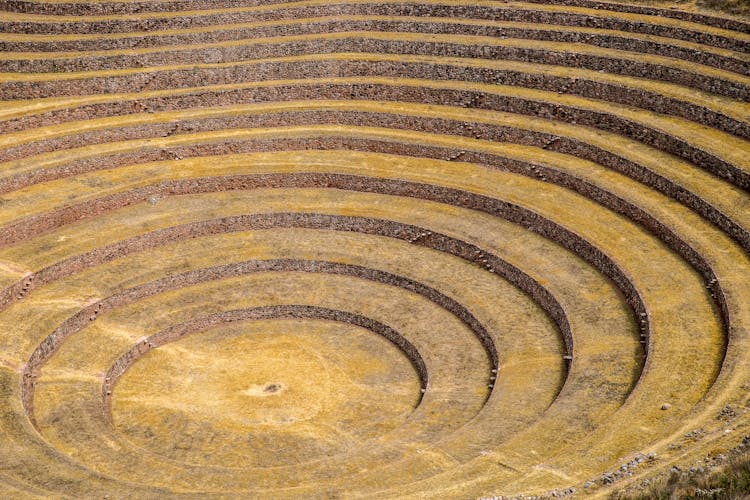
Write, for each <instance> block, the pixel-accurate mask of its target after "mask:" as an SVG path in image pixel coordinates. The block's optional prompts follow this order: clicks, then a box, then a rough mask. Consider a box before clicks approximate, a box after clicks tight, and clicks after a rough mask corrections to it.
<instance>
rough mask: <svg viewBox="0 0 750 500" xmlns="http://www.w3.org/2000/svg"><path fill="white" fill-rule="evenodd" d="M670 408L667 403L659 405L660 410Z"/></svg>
mask: <svg viewBox="0 0 750 500" xmlns="http://www.w3.org/2000/svg"><path fill="white" fill-rule="evenodd" d="M670 408H672V405H671V404H669V403H664V404H663V405H661V409H662V410H668V409H670Z"/></svg>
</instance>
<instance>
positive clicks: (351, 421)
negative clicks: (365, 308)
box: [112, 319, 420, 467]
mask: <svg viewBox="0 0 750 500" xmlns="http://www.w3.org/2000/svg"><path fill="white" fill-rule="evenodd" d="M419 396H420V382H419V377H418V375H417V373H416V372H415V370H414V368H413V366H412V364H411V363H410V361H409V359H408V358H407V357H406V356H405V355H404V354H403V353H402V352H401V351H400V350H399V349H398V348H397V347H396V346H394V345H393V344H392V343H391V342H389V341H388V340H387V339H385V338H383V337H381V336H379V335H377V334H375V333H373V332H370V331H368V330H366V329H363V328H360V327H357V326H352V325H348V324H342V323H337V322H331V321H321V320H286V319H284V320H262V321H251V322H241V323H230V324H225V325H222V326H220V327H216V328H213V329H211V330H207V331H203V332H199V333H196V334H193V335H189V336H186V337H183V338H181V339H179V340H178V341H176V342H172V343H169V344H165V345H163V346H161V347H158V348H156V349H153V350H151V351H150V352H148V353H146V354H145V355H144V356H143V357H141V358H139V359H138V361H136V362H135V363H134V364H133V365H132V366H131V367H130V369H128V370H127V371H126V372H125V373H124V374H123V375H122V376H121V377H120V379H119V380H118V382H117V384H116V386H115V388H114V392H113V395H112V418H113V423H114V425H115V427H116V429H117V430H118V431H119V432H121V433H123V434H124V435H125V436H126V437H127V439H128V440H130V441H131V442H133V443H134V444H136V445H137V446H140V447H143V448H148V449H150V450H152V451H153V452H155V453H158V454H160V455H163V456H166V457H168V458H170V459H174V460H179V461H183V462H188V463H195V464H202V465H218V466H226V467H248V466H253V467H265V466H279V465H292V464H295V463H301V462H305V461H308V460H313V459H315V458H318V457H321V456H329V455H333V454H338V453H345V452H347V451H350V450H353V449H355V448H357V447H359V446H360V445H361V443H362V442H363V441H366V440H368V439H371V438H375V437H377V436H379V435H381V434H383V433H385V432H388V431H389V430H391V429H394V428H395V427H397V426H398V425H399V424H400V423H401V422H403V420H404V419H405V418H407V417H408V416H409V414H410V413H411V412H412V411H413V409H414V408H415V406H416V405H417V403H418V401H419Z"/></svg>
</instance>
